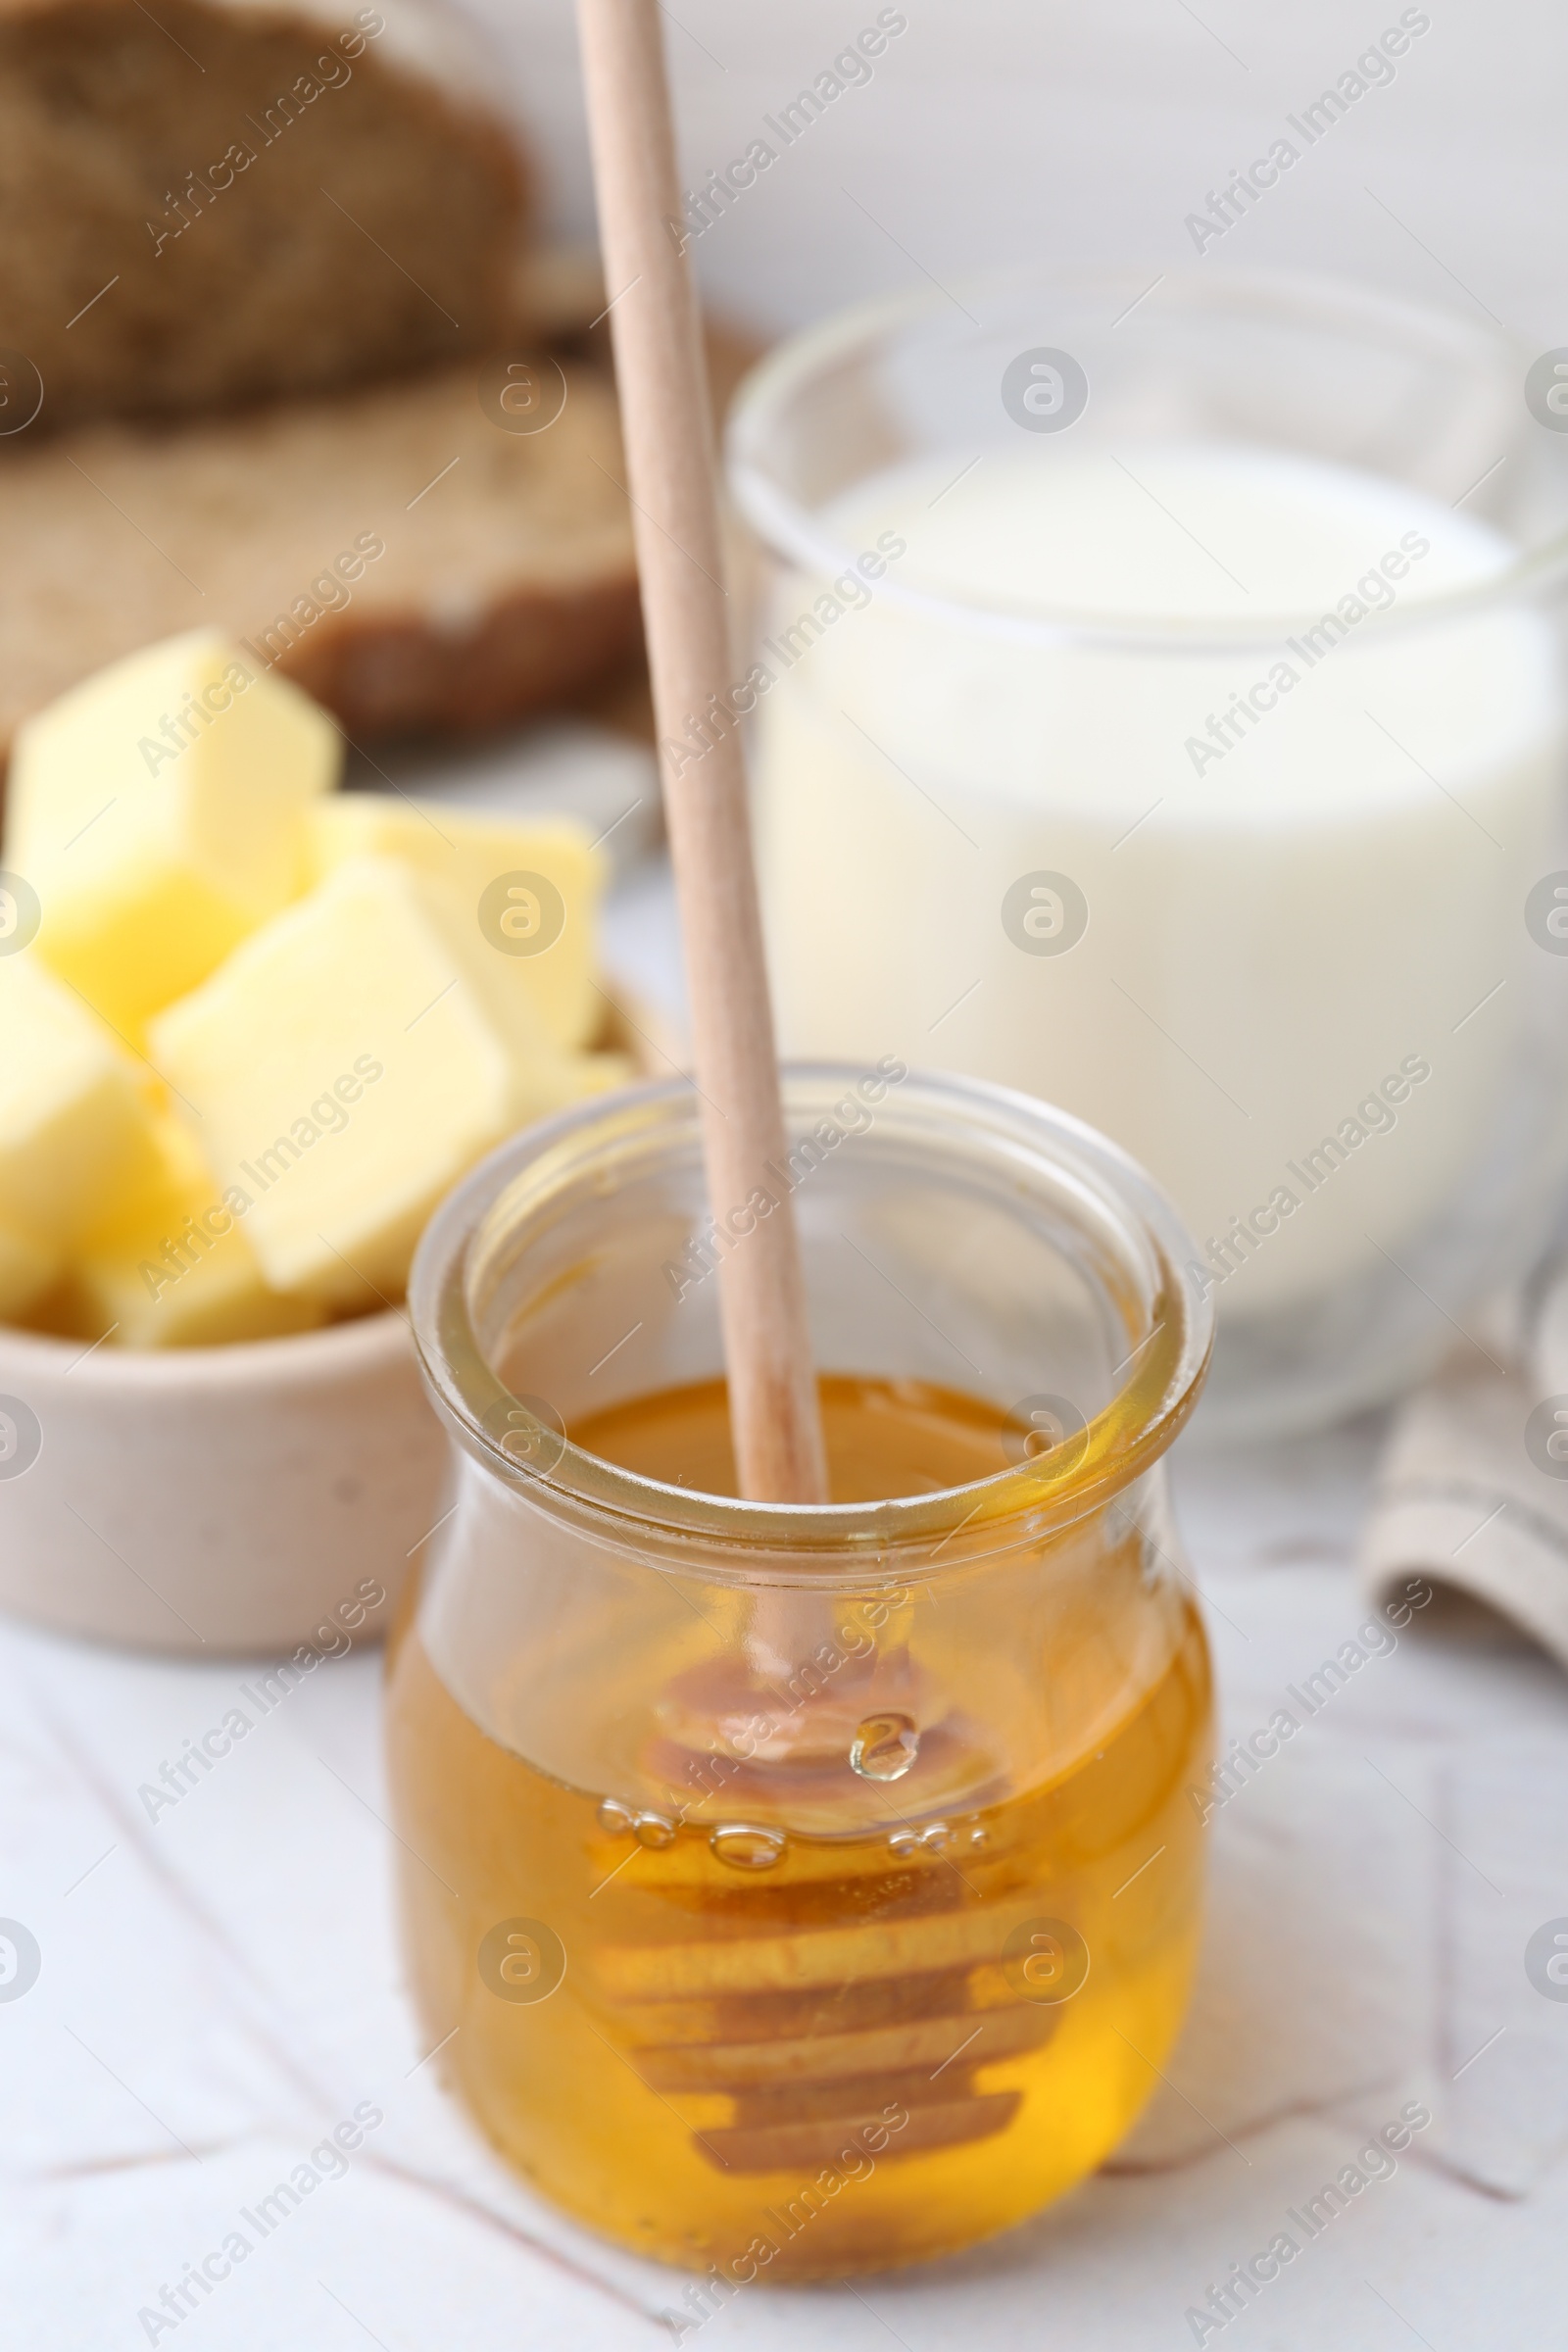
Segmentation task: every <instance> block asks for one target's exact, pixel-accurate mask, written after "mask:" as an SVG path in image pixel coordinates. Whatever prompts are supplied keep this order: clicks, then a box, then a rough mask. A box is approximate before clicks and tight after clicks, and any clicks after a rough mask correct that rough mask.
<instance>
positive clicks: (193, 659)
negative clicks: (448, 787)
mask: <svg viewBox="0 0 1568 2352" xmlns="http://www.w3.org/2000/svg"><path fill="white" fill-rule="evenodd" d="M340 753H341V746H340V742H339V738H338V733H337V730H336V728H335V727H334V726H333V725H332V723H331V721H330V720H329V719H328V718H327V717H326V716H325V714H324V713H323V712H322V711H319V710H318V708H317V707H316V705H315V704H314V703H312V702H311V701H310V700H309V698H308V697H307V696H305V695H303V694H301V693H300V691H299V690H298V688H297V687H294V686H290V685H288V684H286V683H285V682H284V681H283V680H282V679H280V678H276V677H272V676H270V675H269V674H268V673H267V672H266V671H265V670H264V669H262V667H261V666H260V664H259V662H257V660H256V658H255V657H254V656H253V655H250V654H241V653H240V652H239V651H237V650H236V648H235V647H234V646H232V645H231V644H229V643H228V642H227V640H226V639H225V638H223V637H222V636H221V635H219V634H218V633H217V632H216V631H213V630H199V631H196V632H194V633H193V634H191V635H189V636H185V637H172V638H169V639H168V640H166V641H165V642H164V643H163V644H161V645H153V646H148V647H146V648H145V649H144V650H143V651H142V652H141V653H138V654H132V655H131V656H130V657H129V658H128V659H127V660H126V661H123V662H116V663H114V664H113V666H112V667H110V668H108V669H104V670H100V671H99V672H98V673H97V675H96V676H94V677H91V678H88V679H87V680H86V681H85V682H84V683H83V684H82V685H80V686H76V687H73V689H72V691H71V692H70V693H69V694H66V695H62V696H61V698H60V700H59V701H58V702H56V703H52V704H51V705H50V706H49V708H48V709H47V710H46V711H39V712H38V713H37V714H36V715H35V716H34V717H32V718H30V719H28V720H27V721H26V722H25V725H24V726H23V727H21V728H20V729H19V731H18V734H17V739H16V746H15V749H14V750H13V753H12V759H11V774H10V784H9V791H8V800H7V812H6V835H5V863H6V865H7V866H8V867H10V868H11V869H12V870H13V871H14V872H16V873H19V874H22V875H23V876H25V879H26V880H27V881H28V882H29V883H30V884H31V886H32V888H33V890H34V891H35V892H36V893H37V897H38V901H39V904H40V906H41V908H42V917H41V921H40V926H39V930H38V935H37V952H38V954H39V955H40V956H42V957H43V958H44V960H45V961H46V962H47V963H49V964H51V965H52V966H53V968H54V969H55V970H56V971H57V972H58V973H60V974H61V976H62V977H63V978H64V979H67V980H69V981H70V982H71V983H72V985H73V987H75V988H77V989H79V990H80V992H81V994H82V995H83V996H84V997H85V998H86V1000H87V1002H88V1003H89V1004H90V1005H95V1006H96V1007H97V1009H98V1010H99V1011H100V1012H101V1013H102V1014H103V1016H104V1018H105V1019H106V1020H107V1021H108V1022H110V1024H111V1025H112V1026H113V1027H114V1028H116V1029H118V1030H119V1031H120V1032H121V1033H122V1035H123V1036H124V1037H125V1038H127V1039H128V1040H130V1041H132V1042H135V1043H139V1041H140V1035H141V1030H142V1026H143V1023H144V1022H145V1020H146V1018H147V1015H148V1014H149V1013H152V1012H155V1011H156V1010H157V1009H158V1007H159V1006H160V1005H167V1004H169V1003H170V1002H171V1001H172V999H173V998H175V997H178V996H182V995H184V993H185V992H186V991H187V990H188V989H191V988H194V987H195V986H196V984H197V982H198V981H200V980H203V979H205V978H206V976H207V974H208V973H209V972H211V971H212V970H214V969H215V967H216V966H217V965H218V964H219V963H220V962H221V960H222V958H223V957H224V956H226V955H227V954H228V952H229V950H230V949H231V948H233V947H234V946H235V945H236V944H237V942H238V941H240V940H241V939H243V938H244V937H245V936H246V934H247V933H248V932H250V931H253V930H255V928H256V927H257V925H258V924H259V923H262V922H265V921H266V920H267V918H268V917H269V916H270V915H271V914H273V913H275V912H276V911H277V909H278V908H279V907H283V906H285V905H286V904H287V903H288V901H289V900H290V899H292V898H295V897H297V896H298V894H299V892H300V891H301V890H303V889H304V888H305V887H306V883H307V880H308V858H309V851H308V843H307V837H306V828H305V813H304V812H305V808H306V804H307V803H308V802H310V801H311V800H312V799H313V798H315V796H317V795H318V794H319V793H323V792H325V791H327V790H328V788H329V787H330V786H331V785H332V784H333V783H334V782H335V780H336V777H337V772H338V767H339V764H340Z"/></svg>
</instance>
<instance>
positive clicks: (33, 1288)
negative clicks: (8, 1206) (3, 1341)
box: [0, 1218, 60, 1323]
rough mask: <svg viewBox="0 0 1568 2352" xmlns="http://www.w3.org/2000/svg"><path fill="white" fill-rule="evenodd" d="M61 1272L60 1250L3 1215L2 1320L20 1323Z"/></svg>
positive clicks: (0, 1253)
mask: <svg viewBox="0 0 1568 2352" xmlns="http://www.w3.org/2000/svg"><path fill="white" fill-rule="evenodd" d="M59 1272H60V1252H59V1250H54V1249H51V1248H50V1247H49V1245H48V1243H47V1242H40V1241H38V1240H37V1239H36V1238H35V1237H34V1236H33V1235H32V1234H30V1233H25V1232H24V1231H23V1229H22V1227H21V1226H20V1225H13V1224H11V1223H10V1222H9V1221H8V1220H7V1219H5V1218H0V1322H4V1323H17V1322H20V1321H21V1319H22V1318H23V1316H25V1314H26V1312H27V1309H28V1308H29V1307H31V1306H35V1305H36V1304H37V1302H38V1300H39V1299H42V1298H43V1297H44V1296H45V1294H46V1293H47V1292H48V1290H49V1288H50V1286H51V1284H52V1283H53V1282H54V1280H55V1278H56V1276H57V1275H58V1273H59Z"/></svg>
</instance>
